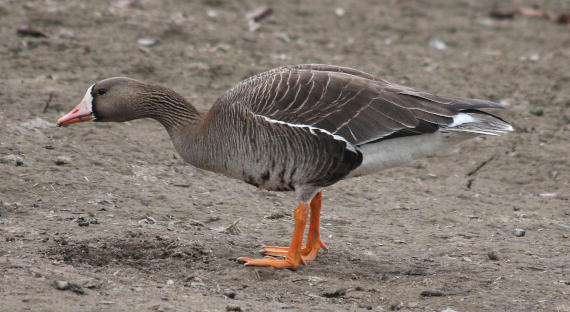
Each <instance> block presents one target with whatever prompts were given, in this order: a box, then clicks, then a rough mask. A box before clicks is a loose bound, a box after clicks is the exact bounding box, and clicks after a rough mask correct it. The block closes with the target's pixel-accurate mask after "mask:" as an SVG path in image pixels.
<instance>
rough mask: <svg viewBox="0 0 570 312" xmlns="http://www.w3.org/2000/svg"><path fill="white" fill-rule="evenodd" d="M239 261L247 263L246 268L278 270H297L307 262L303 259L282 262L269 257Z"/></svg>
mask: <svg viewBox="0 0 570 312" xmlns="http://www.w3.org/2000/svg"><path fill="white" fill-rule="evenodd" d="M238 261H240V262H245V263H244V264H245V265H246V266H270V267H274V268H276V269H296V268H297V267H298V266H299V263H302V264H303V265H304V264H305V261H303V259H300V261H293V260H290V259H288V258H285V259H284V260H281V259H277V258H274V257H269V256H267V257H265V258H263V259H253V258H249V257H239V258H238ZM295 262H297V263H295Z"/></svg>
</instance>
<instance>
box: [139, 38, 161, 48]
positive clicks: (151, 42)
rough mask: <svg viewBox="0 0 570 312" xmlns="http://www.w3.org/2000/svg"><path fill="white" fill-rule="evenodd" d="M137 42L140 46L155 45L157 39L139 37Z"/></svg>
mask: <svg viewBox="0 0 570 312" xmlns="http://www.w3.org/2000/svg"><path fill="white" fill-rule="evenodd" d="M137 42H138V44H140V45H142V46H145V47H150V46H153V45H155V44H156V43H157V42H158V41H157V40H156V39H154V38H139V39H138V40H137Z"/></svg>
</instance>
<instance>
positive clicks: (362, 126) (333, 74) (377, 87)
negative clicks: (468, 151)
mask: <svg viewBox="0 0 570 312" xmlns="http://www.w3.org/2000/svg"><path fill="white" fill-rule="evenodd" d="M237 102H239V103H242V105H244V106H246V107H248V109H250V110H251V111H252V112H253V113H254V114H257V115H261V116H265V117H268V118H271V119H274V120H279V121H283V122H287V123H291V124H298V125H308V126H313V127H317V128H321V129H324V130H326V131H328V132H330V133H334V134H337V135H340V136H342V137H344V138H345V139H346V140H347V141H348V142H350V143H352V144H354V145H363V144H366V143H370V142H375V141H378V140H382V139H388V138H393V137H399V136H406V135H419V134H422V133H431V132H434V131H436V130H437V129H439V128H440V127H446V126H448V125H450V124H452V123H453V117H454V116H456V115H457V114H458V113H459V112H461V111H469V112H474V111H477V110H478V109H480V108H502V106H501V105H499V104H496V103H493V102H490V101H485V100H478V99H463V98H455V97H442V96H436V95H433V94H429V93H426V92H419V91H416V90H413V89H411V88H408V87H404V86H399V85H396V84H391V83H389V82H387V81H385V80H382V79H379V78H376V77H374V76H373V75H371V74H368V73H365V72H362V71H359V70H356V69H352V68H347V67H340V66H333V65H324V64H304V65H295V66H284V67H279V68H276V69H273V70H270V71H267V72H264V73H260V74H258V75H255V76H253V77H250V78H248V79H246V80H244V81H242V82H241V83H239V84H237V85H236V86H235V87H234V88H232V89H230V90H229V91H228V92H227V93H226V94H225V95H224V96H222V97H221V98H220V99H218V102H217V105H232V103H237ZM491 116H493V115H491Z"/></svg>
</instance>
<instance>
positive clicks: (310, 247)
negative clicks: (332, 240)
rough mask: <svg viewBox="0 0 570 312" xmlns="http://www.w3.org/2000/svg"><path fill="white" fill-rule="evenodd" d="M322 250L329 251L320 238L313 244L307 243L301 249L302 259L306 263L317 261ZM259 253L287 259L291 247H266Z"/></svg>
mask: <svg viewBox="0 0 570 312" xmlns="http://www.w3.org/2000/svg"><path fill="white" fill-rule="evenodd" d="M321 248H322V249H324V250H329V248H328V247H327V245H325V243H323V241H322V240H321V239H320V238H318V239H317V240H316V241H314V242H312V243H311V242H307V245H306V246H305V247H304V248H303V249H301V259H302V260H304V261H312V260H315V258H317V253H318V252H319V249H321ZM259 252H261V253H262V254H264V255H268V256H276V257H286V256H287V253H288V252H289V247H280V246H264V247H263V248H262V249H261V250H260V251H259ZM304 261H303V262H304ZM303 264H305V263H303Z"/></svg>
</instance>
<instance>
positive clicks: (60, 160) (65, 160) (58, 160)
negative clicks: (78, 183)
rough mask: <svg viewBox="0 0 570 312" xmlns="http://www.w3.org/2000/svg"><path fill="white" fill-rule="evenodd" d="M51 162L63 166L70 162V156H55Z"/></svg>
mask: <svg viewBox="0 0 570 312" xmlns="http://www.w3.org/2000/svg"><path fill="white" fill-rule="evenodd" d="M53 162H54V163H55V164H56V165H58V166H64V165H67V164H69V163H71V158H70V157H68V156H57V157H56V158H55V159H54V160H53Z"/></svg>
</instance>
